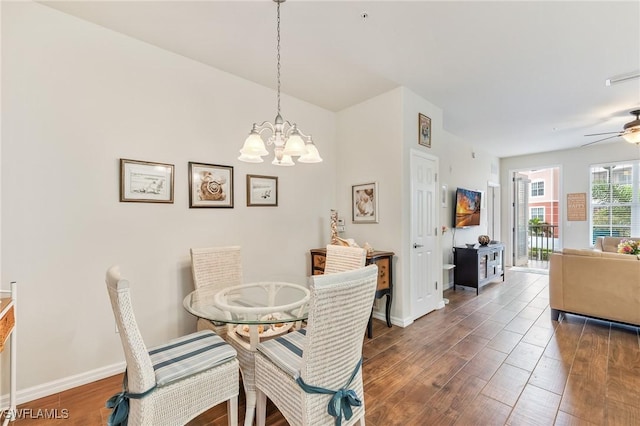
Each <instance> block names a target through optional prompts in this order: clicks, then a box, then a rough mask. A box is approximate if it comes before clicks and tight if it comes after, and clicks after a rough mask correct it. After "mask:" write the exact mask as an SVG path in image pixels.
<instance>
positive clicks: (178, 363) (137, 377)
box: [106, 266, 239, 426]
mask: <svg viewBox="0 0 640 426" xmlns="http://www.w3.org/2000/svg"><path fill="white" fill-rule="evenodd" d="M106 284H107V290H108V293H109V298H110V299H111V307H112V309H113V314H114V316H115V320H116V324H117V326H118V330H119V334H120V339H121V341H122V348H123V350H124V355H125V360H126V364H127V369H126V371H125V375H124V378H125V380H124V384H123V388H124V389H123V392H122V393H120V394H117V395H114V397H113V398H111V399H110V400H109V401H108V403H107V406H108V407H109V408H113V409H114V411H113V413H112V415H111V417H110V420H109V423H108V424H109V425H115V424H127V421H128V424H129V425H131V426H133V425H181V424H185V423H187V422H188V421H189V420H191V419H193V418H194V417H196V416H198V415H199V414H201V413H202V412H204V411H206V410H208V409H209V408H211V407H213V406H215V405H218V404H220V403H222V402H225V401H226V402H227V416H228V424H229V425H231V426H236V425H237V424H238V390H239V386H238V385H239V373H238V360H237V359H236V352H235V350H234V349H233V348H232V347H231V346H230V345H228V344H226V343H225V342H224V341H223V340H222V338H221V337H220V336H218V335H216V334H215V333H213V332H212V331H210V330H204V331H199V332H196V333H192V334H189V335H186V336H183V337H180V338H177V339H174V340H172V341H170V342H168V343H166V344H164V345H161V346H157V347H153V348H149V349H147V347H146V345H145V343H144V341H143V339H142V335H141V334H140V330H139V329H138V325H137V323H136V318H135V315H134V313H133V307H132V302H131V294H130V290H129V282H128V281H127V280H124V279H122V278H121V276H120V268H119V267H118V266H112V267H111V268H109V269H108V270H107V274H106Z"/></svg>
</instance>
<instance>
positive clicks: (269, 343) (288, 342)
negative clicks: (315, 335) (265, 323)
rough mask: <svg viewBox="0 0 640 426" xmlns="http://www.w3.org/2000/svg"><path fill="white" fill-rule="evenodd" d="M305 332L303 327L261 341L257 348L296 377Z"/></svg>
mask: <svg viewBox="0 0 640 426" xmlns="http://www.w3.org/2000/svg"><path fill="white" fill-rule="evenodd" d="M306 334H307V330H305V329H304V328H303V329H301V330H298V331H294V332H293V333H289V334H285V335H284V336H282V337H278V338H277V339H271V340H266V341H264V342H261V343H260V344H258V348H257V349H258V351H259V352H260V353H262V354H263V355H264V356H266V357H267V358H269V359H270V360H271V361H273V363H274V364H275V365H277V366H278V367H280V368H281V369H283V370H284V371H286V372H287V373H289V374H290V375H291V377H294V378H297V377H299V376H300V366H301V365H302V351H303V349H304V341H305V336H306Z"/></svg>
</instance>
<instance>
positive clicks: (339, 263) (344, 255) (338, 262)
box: [324, 244, 367, 274]
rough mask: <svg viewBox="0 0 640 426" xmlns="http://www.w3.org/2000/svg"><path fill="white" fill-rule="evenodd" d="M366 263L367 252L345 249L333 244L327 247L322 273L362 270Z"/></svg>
mask: <svg viewBox="0 0 640 426" xmlns="http://www.w3.org/2000/svg"><path fill="white" fill-rule="evenodd" d="M366 261H367V250H365V249H363V248H360V247H346V246H338V245H335V244H329V245H327V257H326V260H325V264H324V273H325V274H333V273H336V272H343V271H348V270H350V269H358V268H362V267H363V266H364V264H365V262H366Z"/></svg>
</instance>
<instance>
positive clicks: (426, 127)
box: [418, 113, 431, 148]
mask: <svg viewBox="0 0 640 426" xmlns="http://www.w3.org/2000/svg"><path fill="white" fill-rule="evenodd" d="M418 143H419V144H420V145H422V146H426V147H427V148H431V119H430V118H429V117H427V116H426V115H424V114H420V113H418Z"/></svg>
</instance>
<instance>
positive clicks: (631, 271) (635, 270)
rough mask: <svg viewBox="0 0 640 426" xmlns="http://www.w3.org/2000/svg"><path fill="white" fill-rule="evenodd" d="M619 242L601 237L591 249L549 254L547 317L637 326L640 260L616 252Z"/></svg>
mask: <svg viewBox="0 0 640 426" xmlns="http://www.w3.org/2000/svg"><path fill="white" fill-rule="evenodd" d="M634 239H635V240H640V238H638V239H636V238H634ZM619 240H620V238H612V237H601V238H600V239H599V240H598V241H597V242H596V245H595V249H594V250H588V249H584V250H581V249H564V250H563V251H562V253H553V254H552V255H551V263H550V267H549V306H550V307H551V318H553V319H555V320H557V319H559V316H560V314H562V313H564V312H567V313H573V314H579V315H585V316H590V317H596V318H602V319H606V320H610V321H617V322H623V323H628V324H634V325H640V259H639V256H635V255H628V254H619V253H617V252H616V250H617V247H618V242H619Z"/></svg>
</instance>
